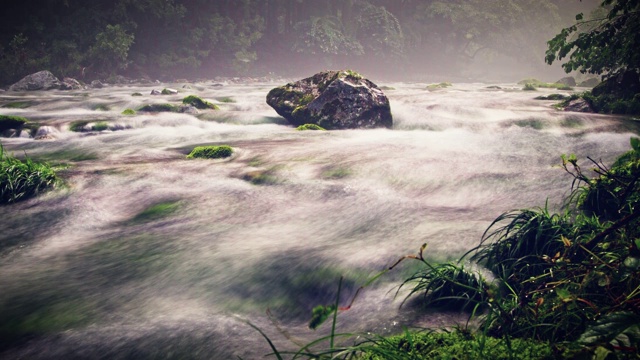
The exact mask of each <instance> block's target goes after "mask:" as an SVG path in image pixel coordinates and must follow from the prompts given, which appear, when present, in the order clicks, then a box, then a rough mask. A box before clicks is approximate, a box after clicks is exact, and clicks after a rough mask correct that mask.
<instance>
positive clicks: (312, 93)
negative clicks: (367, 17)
mask: <svg viewBox="0 0 640 360" xmlns="http://www.w3.org/2000/svg"><path fill="white" fill-rule="evenodd" d="M267 104H269V105H270V106H271V107H272V108H274V109H275V110H276V112H277V113H278V114H279V115H280V116H282V117H284V118H285V119H286V120H287V121H288V122H289V123H291V124H292V125H295V126H300V125H304V124H315V125H318V126H321V127H323V128H325V129H328V130H332V129H356V128H377V127H387V128H390V127H391V126H392V125H393V119H392V116H391V108H390V106H389V99H388V98H387V97H386V96H385V95H384V93H383V92H382V90H380V88H378V86H377V85H376V84H374V83H373V82H371V81H369V80H367V79H365V78H363V77H362V76H361V75H360V74H358V73H355V72H352V71H348V70H347V71H325V72H321V73H318V74H315V75H314V76H312V77H309V78H306V79H302V80H299V81H297V82H294V83H289V84H286V85H284V86H280V87H277V88H275V89H272V90H271V91H270V92H269V94H267Z"/></svg>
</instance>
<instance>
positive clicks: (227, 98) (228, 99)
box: [216, 96, 236, 103]
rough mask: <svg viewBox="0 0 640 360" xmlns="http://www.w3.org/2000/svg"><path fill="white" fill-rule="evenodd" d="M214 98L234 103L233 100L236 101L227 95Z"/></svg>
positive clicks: (222, 101)
mask: <svg viewBox="0 0 640 360" xmlns="http://www.w3.org/2000/svg"><path fill="white" fill-rule="evenodd" d="M216 100H218V101H220V102H221V103H234V102H236V101H235V100H234V99H233V98H230V97H228V96H224V97H217V98H216Z"/></svg>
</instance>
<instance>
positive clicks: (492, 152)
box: [0, 82, 634, 359]
mask: <svg viewBox="0 0 640 360" xmlns="http://www.w3.org/2000/svg"><path fill="white" fill-rule="evenodd" d="M276 85H279V84H250V85H240V84H228V85H225V86H222V87H220V86H214V84H213V83H208V82H207V83H205V82H203V83H198V84H192V85H191V86H192V89H190V90H187V89H183V88H181V86H182V84H164V85H162V86H160V85H156V88H162V87H163V86H173V87H176V88H180V89H181V93H180V94H178V95H174V96H150V95H147V94H149V93H150V91H151V89H152V87H149V86H122V87H108V88H105V89H95V90H88V91H72V92H33V93H24V94H22V93H19V94H18V93H11V92H6V93H0V105H2V104H7V103H10V102H15V101H22V102H29V103H30V105H31V106H30V107H27V108H24V109H9V108H1V109H0V110H1V113H3V114H6V115H20V116H25V117H27V118H29V119H31V120H33V121H38V122H41V123H43V124H45V125H47V126H50V129H49V130H50V136H49V137H50V139H44V140H33V139H26V138H22V139H19V138H11V139H7V138H4V139H2V143H3V145H4V146H5V148H6V149H7V150H8V151H9V152H12V153H14V154H16V155H22V154H24V153H26V154H27V155H28V156H29V157H31V158H35V159H41V160H47V161H49V162H50V163H54V164H61V165H63V166H64V169H63V170H61V171H60V174H61V177H62V178H63V179H64V181H65V185H64V186H62V187H59V188H58V189H56V190H55V191H52V192H48V193H46V194H44V195H41V196H39V197H37V198H35V199H31V200H28V201H25V202H22V203H18V204H14V205H10V206H3V207H0V218H1V219H2V230H1V232H0V289H1V290H0V327H1V329H0V330H1V331H2V336H4V337H5V339H4V340H2V341H1V342H0V358H29V359H38V358H44V359H49V358H51V359H54V358H55V359H57V358H204V359H227V358H236V356H241V357H242V358H244V359H254V358H258V357H262V356H263V355H264V354H267V353H269V352H270V349H269V346H268V344H267V342H266V341H265V340H264V339H263V338H262V337H261V336H260V334H259V333H258V332H256V331H255V330H254V329H252V328H251V327H250V326H248V325H247V324H246V323H245V322H244V321H245V320H250V321H251V322H252V323H253V324H256V325H257V326H258V327H260V328H261V329H263V330H264V331H265V332H266V334H267V335H268V336H269V337H270V338H271V339H272V340H273V341H274V342H275V344H276V346H278V347H279V348H281V349H291V348H295V347H296V346H295V345H292V343H291V342H290V341H289V340H288V339H286V336H285V331H287V332H288V333H289V334H290V337H291V338H293V339H294V340H296V339H299V340H300V341H308V340H309V339H312V338H314V337H318V336H320V335H321V334H323V333H326V329H320V330H318V332H317V333H314V332H313V331H311V330H309V329H307V327H306V321H307V320H308V319H309V314H310V310H311V309H312V308H313V307H314V306H316V305H319V304H328V303H331V302H333V301H334V299H335V296H336V291H337V286H338V279H339V277H340V276H341V275H343V276H344V277H345V282H344V288H343V295H344V297H343V300H342V303H345V304H346V303H347V302H348V301H349V299H350V297H351V296H353V294H354V293H355V290H356V289H357V287H358V286H359V285H360V284H363V283H364V282H365V281H366V279H367V278H368V277H370V276H373V275H375V274H376V273H378V272H379V271H381V270H383V269H384V268H385V267H387V266H389V265H390V264H392V263H393V262H394V261H395V260H397V259H398V258H399V257H400V256H401V255H406V254H414V253H416V252H417V250H418V248H419V247H420V245H421V244H422V243H424V242H426V243H428V247H427V251H426V255H427V256H428V257H429V258H430V259H433V260H435V261H441V260H446V259H454V258H457V257H458V256H460V255H461V254H462V253H464V252H465V251H466V250H468V249H469V248H471V247H473V246H474V245H476V244H477V243H478V241H479V239H480V237H481V235H482V233H483V231H484V230H485V229H486V228H487V226H488V225H489V224H490V223H491V221H492V220H493V219H494V218H496V217H497V216H498V215H499V214H501V213H502V212H505V211H507V210H511V209H515V208H524V207H533V206H544V205H545V203H546V202H548V206H549V207H550V208H552V209H557V208H558V207H559V205H560V203H561V200H562V197H563V196H565V195H566V194H567V193H568V191H569V190H570V184H571V180H572V179H571V178H570V177H569V176H568V175H567V174H566V173H565V172H564V171H563V170H562V169H561V168H560V167H559V166H558V165H559V163H560V154H563V153H576V154H577V155H578V157H579V158H581V159H586V157H587V156H591V157H593V158H595V159H601V160H603V161H604V162H605V163H608V162H611V161H612V160H613V159H614V158H615V157H616V156H618V155H619V154H621V153H622V152H624V151H626V150H628V148H629V145H628V140H629V137H630V136H631V135H632V131H634V130H633V127H631V126H630V125H628V124H627V123H625V122H624V121H621V120H618V119H614V118H612V117H606V116H601V115H587V114H578V113H563V112H558V111H556V110H554V109H553V108H552V107H551V106H550V105H551V104H552V102H549V101H536V100H533V99H532V98H533V97H534V96H536V95H540V94H541V93H545V91H539V92H535V93H534V92H524V91H520V90H519V86H517V85H514V84H511V85H509V84H507V85H501V86H502V87H503V89H487V88H486V85H484V84H456V85H455V86H454V87H452V88H449V89H445V90H440V91H434V92H429V91H427V90H425V84H385V85H389V86H393V87H394V88H395V89H394V90H388V91H386V93H387V95H388V96H389V98H390V101H391V108H392V113H393V115H394V128H393V129H391V130H389V129H378V130H348V131H330V132H318V131H305V132H300V131H296V130H295V129H294V128H292V127H290V126H288V125H286V124H285V123H284V121H283V119H282V118H280V117H278V116H277V115H276V113H275V111H273V110H272V109H271V108H270V107H268V106H267V105H266V103H265V96H266V93H267V92H268V91H269V90H270V89H271V88H272V87H274V86H276ZM134 92H140V93H143V94H145V95H144V96H141V97H133V96H131V94H132V93H134ZM188 94H196V95H199V96H201V97H203V98H206V99H210V100H211V101H213V102H216V103H218V104H219V106H220V107H221V110H219V111H201V112H200V114H197V115H190V114H176V113H157V114H143V113H139V114H138V115H135V116H125V115H121V112H122V111H123V110H124V109H126V108H133V109H135V108H138V107H139V106H141V105H143V104H146V103H150V102H173V103H179V102H180V100H181V99H182V97H184V96H186V95H188ZM224 97H228V98H231V99H232V100H233V101H234V102H222V101H224V100H226V99H224ZM101 105H103V106H102V107H101ZM105 105H106V108H105V107H104V106H105ZM96 109H98V110H96ZM100 109H102V110H100ZM80 120H85V121H107V122H109V123H110V124H111V125H112V127H113V126H114V125H115V124H117V125H118V127H119V128H123V129H124V130H119V131H103V132H72V131H70V130H69V125H70V124H71V123H72V122H74V121H80ZM205 144H228V145H231V146H233V147H234V148H235V150H236V152H235V154H234V155H233V156H232V157H231V158H230V159H226V160H187V159H186V158H185V155H186V154H187V153H188V152H189V151H190V150H191V149H192V148H193V147H195V146H197V145H205ZM251 180H253V182H252V181H251ZM415 269H416V268H415V265H414V264H411V263H410V262H409V261H406V262H405V263H403V264H401V265H400V266H399V267H398V268H396V269H394V270H393V271H392V272H390V273H389V274H388V275H387V276H385V277H382V278H381V279H380V280H379V281H378V282H376V283H374V284H373V285H371V286H369V287H367V288H365V289H364V291H363V292H362V293H361V294H360V295H359V297H358V298H357V300H356V302H355V304H354V307H353V308H352V309H351V310H349V311H346V312H343V313H341V314H340V316H339V318H338V328H339V331H376V332H378V333H388V332H394V331H400V330H401V329H402V327H403V326H409V327H411V326H432V327H441V326H447V325H451V324H453V323H455V321H458V320H460V319H461V318H463V317H461V316H460V315H459V314H445V313H425V312H421V311H418V310H417V309H416V308H414V307H413V306H411V305H410V304H409V305H405V306H403V307H400V304H401V302H402V299H403V295H402V293H401V294H400V295H399V297H398V298H396V299H394V295H395V291H396V288H397V285H398V284H399V282H400V280H401V279H402V277H403V276H405V275H406V274H407V273H409V272H410V271H412V270H415ZM266 309H270V312H271V314H272V316H271V318H270V317H269V316H267V315H266V313H265V311H266ZM278 327H280V330H279V328H278ZM16 334H26V335H24V336H16Z"/></svg>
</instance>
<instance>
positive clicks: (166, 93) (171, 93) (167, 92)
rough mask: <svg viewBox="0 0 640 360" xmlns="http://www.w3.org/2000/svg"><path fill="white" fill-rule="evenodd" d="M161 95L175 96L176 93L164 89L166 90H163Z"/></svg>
mask: <svg viewBox="0 0 640 360" xmlns="http://www.w3.org/2000/svg"><path fill="white" fill-rule="evenodd" d="M160 94H162V95H173V94H174V93H173V92H172V91H171V90H169V89H167V88H164V89H162V91H161V92H160Z"/></svg>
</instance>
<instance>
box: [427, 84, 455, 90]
mask: <svg viewBox="0 0 640 360" xmlns="http://www.w3.org/2000/svg"><path fill="white" fill-rule="evenodd" d="M451 86H453V84H452V83H450V82H441V83H438V84H429V85H427V90H429V91H435V90H440V89H446V88H448V87H451Z"/></svg>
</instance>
